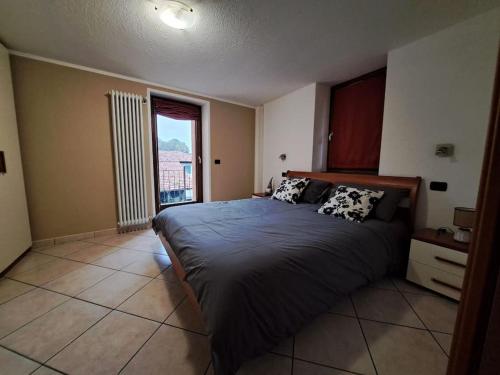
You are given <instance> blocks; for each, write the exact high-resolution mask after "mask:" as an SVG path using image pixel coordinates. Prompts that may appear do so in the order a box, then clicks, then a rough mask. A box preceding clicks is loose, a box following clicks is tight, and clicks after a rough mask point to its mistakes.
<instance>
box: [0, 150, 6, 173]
mask: <svg viewBox="0 0 500 375" xmlns="http://www.w3.org/2000/svg"><path fill="white" fill-rule="evenodd" d="M4 173H7V167H6V165H5V155H4V153H3V151H0V174H4Z"/></svg>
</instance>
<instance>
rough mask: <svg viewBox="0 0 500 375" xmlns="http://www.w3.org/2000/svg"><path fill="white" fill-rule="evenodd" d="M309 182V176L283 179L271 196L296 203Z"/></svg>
mask: <svg viewBox="0 0 500 375" xmlns="http://www.w3.org/2000/svg"><path fill="white" fill-rule="evenodd" d="M308 183H309V179H308V178H287V179H286V180H283V181H281V184H280V186H279V187H278V188H277V189H276V191H275V192H274V194H273V196H272V197H271V198H272V199H277V200H279V201H283V202H288V203H292V204H296V203H297V201H298V200H299V198H300V195H301V194H302V192H303V191H304V189H305V188H306V186H307V184H308Z"/></svg>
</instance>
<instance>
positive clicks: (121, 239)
mask: <svg viewBox="0 0 500 375" xmlns="http://www.w3.org/2000/svg"><path fill="white" fill-rule="evenodd" d="M134 237H135V236H132V235H129V234H112V235H109V236H99V237H95V238H93V239H91V240H89V242H95V243H101V244H105V245H108V246H119V247H121V245H124V244H127V243H128V242H129V241H132V240H133V239H134Z"/></svg>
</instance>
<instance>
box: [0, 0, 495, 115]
mask: <svg viewBox="0 0 500 375" xmlns="http://www.w3.org/2000/svg"><path fill="white" fill-rule="evenodd" d="M185 2H186V3H188V4H189V5H191V6H192V7H193V8H194V10H195V12H196V14H197V20H196V23H195V26H194V27H193V28H191V29H189V30H185V31H182V30H175V29H171V28H169V27H168V26H166V25H164V24H163V23H161V21H160V20H159V18H158V17H157V14H156V13H155V11H154V9H153V5H152V4H151V3H149V2H148V1H146V0H43V1H42V0H0V41H1V42H2V43H4V44H5V45H6V46H7V47H8V48H10V49H13V50H17V51H21V52H27V53H32V54H35V55H39V56H43V57H47V58H52V59H58V60H62V61H66V62H70V63H74V64H80V65H85V66H88V67H92V68H96V69H102V70H107V71H110V72H114V73H119V74H124V75H128V76H132V77H136V78H140V79H144V80H148V81H153V82H157V83H160V84H163V85H167V86H172V87H177V88H180V89H184V90H189V91H194V92H199V93H202V94H206V95H210V96H214V97H220V98H223V99H226V100H231V101H236V102H241V103H246V104H250V105H257V104H262V103H264V102H267V101H269V100H271V99H273V98H276V97H279V96H281V95H283V94H285V93H288V92H291V91H293V90H295V89H297V88H299V87H302V86H305V85H306V84H308V83H311V82H328V83H336V82H341V81H344V80H347V79H349V78H353V77H355V76H357V75H360V74H363V73H366V72H369V71H371V70H374V69H376V68H379V67H382V66H384V65H385V62H386V56H387V52H388V51H389V50H391V49H393V48H396V47H398V46H402V45H404V44H407V43H409V42H411V41H413V40H416V39H418V38H421V37H423V36H425V35H428V34H431V33H433V32H436V31H438V30H440V29H443V28H445V27H446V26H449V25H452V24H454V23H457V22H459V21H461V20H463V19H466V18H469V17H472V16H474V15H476V14H479V13H483V12H486V11H487V10H489V9H492V8H494V7H497V6H500V0H439V1H436V0H420V1H417V0H415V1H410V0H343V1H340V0H185Z"/></svg>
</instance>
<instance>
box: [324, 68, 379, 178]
mask: <svg viewBox="0 0 500 375" xmlns="http://www.w3.org/2000/svg"><path fill="white" fill-rule="evenodd" d="M385 76H386V69H385V68H384V69H381V70H377V71H375V72H372V73H369V74H366V75H364V76H362V77H359V78H356V79H354V80H351V81H348V82H346V83H343V84H340V85H337V86H334V87H332V93H331V106H330V133H329V143H328V170H331V171H339V172H348V171H354V172H356V171H357V172H359V171H363V172H371V173H377V172H378V166H379V159H380V143H381V139H382V120H383V114H384V95H385Z"/></svg>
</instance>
